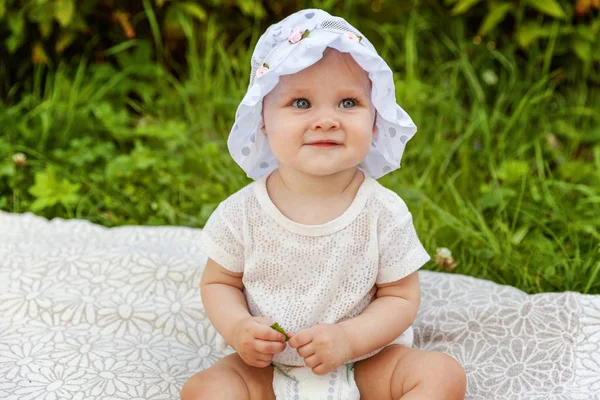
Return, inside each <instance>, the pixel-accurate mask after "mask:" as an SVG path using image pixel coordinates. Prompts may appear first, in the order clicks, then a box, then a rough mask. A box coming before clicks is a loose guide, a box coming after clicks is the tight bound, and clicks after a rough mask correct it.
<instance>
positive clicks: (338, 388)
mask: <svg viewBox="0 0 600 400" xmlns="http://www.w3.org/2000/svg"><path fill="white" fill-rule="evenodd" d="M272 365H273V391H274V392H275V398H276V399H277V400H359V399H360V393H359V392H358V386H356V382H354V364H346V365H342V366H340V367H338V369H337V370H335V371H334V372H330V373H328V374H326V375H322V376H319V375H315V373H313V372H312V369H310V368H309V367H289V366H286V365H280V364H275V363H273V364H272Z"/></svg>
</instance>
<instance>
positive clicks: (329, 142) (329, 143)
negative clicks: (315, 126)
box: [307, 140, 341, 147]
mask: <svg viewBox="0 0 600 400" xmlns="http://www.w3.org/2000/svg"><path fill="white" fill-rule="evenodd" d="M307 145H308V146H315V147H335V146H340V145H341V143H338V142H336V141H335V140H317V141H315V142H310V143H307Z"/></svg>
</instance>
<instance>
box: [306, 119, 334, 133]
mask: <svg viewBox="0 0 600 400" xmlns="http://www.w3.org/2000/svg"><path fill="white" fill-rule="evenodd" d="M339 127H340V123H339V121H338V120H337V119H335V118H331V117H321V118H319V119H317V120H316V121H315V122H314V123H313V126H312V130H313V131H316V130H320V131H328V130H331V129H338V128H339Z"/></svg>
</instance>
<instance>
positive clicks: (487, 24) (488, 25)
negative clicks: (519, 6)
mask: <svg viewBox="0 0 600 400" xmlns="http://www.w3.org/2000/svg"><path fill="white" fill-rule="evenodd" d="M514 8H515V6H514V5H513V4H511V3H502V4H500V5H498V6H495V7H493V8H492V9H491V10H490V12H488V13H487V15H486V16H485V18H484V20H483V23H482V24H481V26H480V27H479V34H480V35H486V34H487V33H489V32H491V31H492V30H494V28H495V27H496V26H498V24H499V23H500V22H502V21H503V20H504V18H505V17H506V14H507V13H508V12H509V11H511V10H513V9H514Z"/></svg>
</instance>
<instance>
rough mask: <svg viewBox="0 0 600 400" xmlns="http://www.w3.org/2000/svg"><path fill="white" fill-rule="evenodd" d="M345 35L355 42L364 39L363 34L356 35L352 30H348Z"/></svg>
mask: <svg viewBox="0 0 600 400" xmlns="http://www.w3.org/2000/svg"><path fill="white" fill-rule="evenodd" d="M344 35H345V36H346V37H347V38H348V39H350V40H352V41H353V42H360V41H361V40H362V36H358V35H355V34H354V33H352V32H346V33H345V34H344Z"/></svg>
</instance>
